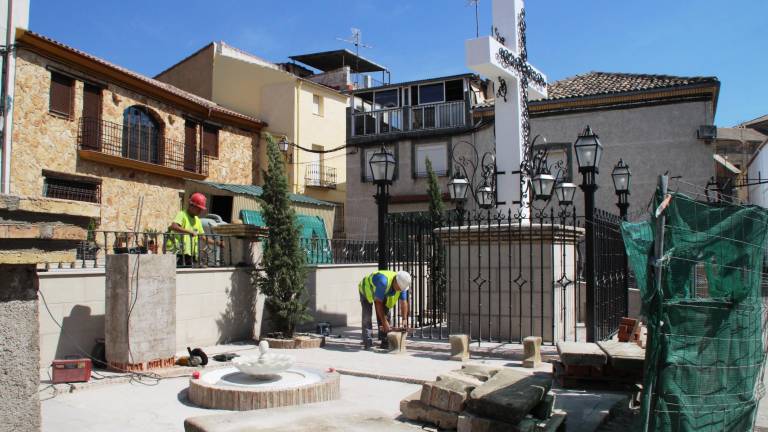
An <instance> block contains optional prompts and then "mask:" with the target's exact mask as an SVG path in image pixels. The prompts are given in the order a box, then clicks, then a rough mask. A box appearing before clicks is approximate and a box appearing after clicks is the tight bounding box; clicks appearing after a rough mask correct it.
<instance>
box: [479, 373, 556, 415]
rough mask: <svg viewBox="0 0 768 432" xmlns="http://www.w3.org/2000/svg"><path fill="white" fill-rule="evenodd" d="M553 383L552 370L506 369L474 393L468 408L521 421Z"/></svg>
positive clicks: (483, 413) (480, 412)
mask: <svg viewBox="0 0 768 432" xmlns="http://www.w3.org/2000/svg"><path fill="white" fill-rule="evenodd" d="M551 387H552V377H551V376H550V375H549V374H534V375H529V374H526V373H524V372H519V371H516V370H513V369H504V370H502V371H500V372H499V373H497V374H496V375H494V376H493V378H491V379H489V380H488V381H487V382H485V383H484V384H483V385H481V386H480V387H478V388H476V389H474V390H473V391H472V393H470V396H469V400H468V401H467V410H468V411H470V412H472V413H473V414H476V415H479V416H481V417H487V418H491V419H494V420H499V421H503V422H507V423H511V424H517V423H519V422H520V421H521V420H522V419H523V418H525V416H526V415H527V414H528V413H529V412H531V410H532V409H533V408H534V407H535V406H536V405H537V404H538V403H539V402H540V401H541V400H542V399H543V398H544V395H546V394H547V392H549V389H550V388H551Z"/></svg>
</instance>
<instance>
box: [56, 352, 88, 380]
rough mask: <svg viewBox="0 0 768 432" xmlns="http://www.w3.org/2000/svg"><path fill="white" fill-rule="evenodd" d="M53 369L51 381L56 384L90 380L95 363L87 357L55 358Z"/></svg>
mask: <svg viewBox="0 0 768 432" xmlns="http://www.w3.org/2000/svg"><path fill="white" fill-rule="evenodd" d="M51 369H53V374H52V376H51V382H52V383H54V384H62V383H74V382H88V381H89V380H90V379H91V370H92V369H93V363H91V359H87V358H79V359H66V360H54V361H53V363H51Z"/></svg>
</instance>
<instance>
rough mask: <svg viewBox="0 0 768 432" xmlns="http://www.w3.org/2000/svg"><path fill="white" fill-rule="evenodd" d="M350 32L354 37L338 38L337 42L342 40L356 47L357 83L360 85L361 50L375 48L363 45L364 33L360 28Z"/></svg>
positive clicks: (353, 28)
mask: <svg viewBox="0 0 768 432" xmlns="http://www.w3.org/2000/svg"><path fill="white" fill-rule="evenodd" d="M350 30H352V36H351V37H350V38H349V39H344V38H338V37H337V38H336V40H340V41H342V42H346V43H349V44H352V45H354V46H355V83H356V84H358V85H359V84H360V83H359V78H360V72H358V68H359V66H360V65H359V63H360V48H361V47H362V48H373V47H372V46H371V45H366V44H364V43H363V32H362V31H361V30H360V29H359V28H355V27H352V28H351V29H350Z"/></svg>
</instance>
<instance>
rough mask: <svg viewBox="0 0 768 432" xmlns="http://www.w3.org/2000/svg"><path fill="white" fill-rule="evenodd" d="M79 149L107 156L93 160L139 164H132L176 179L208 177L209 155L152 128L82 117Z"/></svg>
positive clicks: (192, 145)
mask: <svg viewBox="0 0 768 432" xmlns="http://www.w3.org/2000/svg"><path fill="white" fill-rule="evenodd" d="M77 148H78V150H82V151H84V152H83V153H85V154H86V155H91V154H99V155H102V156H106V158H104V157H102V158H96V157H91V158H93V159H99V160H104V161H107V162H109V161H118V162H119V161H120V160H130V161H134V162H138V164H132V167H134V168H140V169H141V168H146V169H148V170H150V171H158V172H160V173H164V174H168V175H173V176H177V177H206V176H207V175H208V156H207V155H204V154H203V153H202V152H201V151H200V149H199V148H198V147H197V145H195V144H187V143H184V142H182V141H176V140H172V139H169V138H166V137H164V136H163V133H162V131H160V130H158V129H156V128H153V127H147V126H143V125H138V124H136V125H127V124H118V123H112V122H109V121H106V120H101V119H97V118H88V117H83V118H82V119H80V127H79V130H78V136H77ZM90 152H94V153H90ZM83 153H81V155H82V154H83ZM85 157H88V156H85ZM158 168H159V169H158Z"/></svg>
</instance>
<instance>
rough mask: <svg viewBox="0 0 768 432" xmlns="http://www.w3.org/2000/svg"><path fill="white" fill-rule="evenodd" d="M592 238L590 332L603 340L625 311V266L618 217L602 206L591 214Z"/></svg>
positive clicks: (617, 324)
mask: <svg viewBox="0 0 768 432" xmlns="http://www.w3.org/2000/svg"><path fill="white" fill-rule="evenodd" d="M592 221H593V222H592V223H593V225H594V229H593V233H592V234H593V236H594V237H593V238H594V242H595V256H594V260H595V304H594V305H593V306H588V307H594V308H595V309H594V310H595V312H594V317H595V322H594V326H595V328H594V334H595V339H596V340H605V339H609V338H610V337H611V336H613V334H614V333H616V332H617V331H618V328H619V322H620V321H621V318H622V317H625V316H627V313H628V300H629V294H628V288H629V269H628V265H627V253H626V250H625V249H624V240H623V239H622V237H621V219H620V218H619V217H618V216H616V215H614V214H612V213H609V212H607V211H605V210H600V209H596V210H595V213H594V216H593V218H592Z"/></svg>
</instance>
